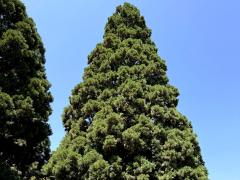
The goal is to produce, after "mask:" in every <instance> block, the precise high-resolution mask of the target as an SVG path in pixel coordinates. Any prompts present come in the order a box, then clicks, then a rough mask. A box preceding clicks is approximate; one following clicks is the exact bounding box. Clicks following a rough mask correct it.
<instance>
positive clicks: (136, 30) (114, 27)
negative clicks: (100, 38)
mask: <svg viewBox="0 0 240 180" xmlns="http://www.w3.org/2000/svg"><path fill="white" fill-rule="evenodd" d="M109 34H114V35H115V36H117V37H118V38H120V39H121V40H123V39H127V38H133V39H141V40H143V41H147V40H149V38H150V36H151V30H150V29H148V28H147V26H146V23H145V20H144V17H143V16H141V15H140V11H139V10H138V9H137V8H136V7H135V6H133V5H131V4H129V3H124V5H122V6H118V7H117V8H116V12H115V13H114V14H113V15H112V16H111V17H109V18H108V23H107V24H106V26H105V37H106V36H108V35H109Z"/></svg>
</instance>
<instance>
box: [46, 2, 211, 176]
mask: <svg viewBox="0 0 240 180" xmlns="http://www.w3.org/2000/svg"><path fill="white" fill-rule="evenodd" d="M150 36H151V31H150V29H148V28H147V26H146V24H145V21H144V18H143V17H142V16H141V15H140V12H139V10H138V9H137V8H136V7H134V6H132V5H130V4H128V3H125V4H124V5H123V6H118V7H117V9H116V12H115V13H114V14H113V16H111V17H110V18H109V19H108V23H107V25H106V27H105V34H104V40H103V42H102V43H100V44H97V46H96V48H95V49H94V50H93V51H92V53H91V54H90V55H89V57H88V64H89V66H88V67H87V68H86V69H85V72H84V78H83V82H81V83H80V84H78V85H77V86H76V87H75V88H74V90H73V91H72V96H71V98H70V105H69V106H68V107H67V108H66V109H65V112H64V115H63V122H64V126H65V129H66V131H67V134H66V136H65V138H64V140H63V141H62V143H61V145H60V147H59V148H58V149H57V150H56V151H55V152H54V153H53V156H52V157H51V159H50V161H49V162H48V164H47V165H46V166H45V167H44V171H45V173H46V174H48V175H49V176H50V177H54V179H57V180H62V179H69V180H70V179H72V180H80V179H92V180H96V179H101V180H108V179H114V180H115V179H126V180H130V179H131V180H134V179H138V180H147V179H151V180H154V179H160V180H173V179H174V180H187V179H188V180H206V179H208V177H207V170H206V168H205V166H204V162H203V160H202V157H201V154H200V148H199V145H198V142H197V139H196V135H195V134H194V133H193V130H192V126H191V124H190V122H189V121H188V120H187V118H186V117H185V116H183V115H182V114H180V113H179V112H178V111H177V109H176V106H177V103H178V99H177V96H178V95H179V93H178V90H177V89H176V88H175V87H173V86H171V85H170V84H169V83H168V78H167V76H166V70H167V67H166V65H165V62H164V60H162V59H161V58H160V57H159V56H158V54H157V48H156V47H155V44H154V43H153V42H152V41H151V39H150Z"/></svg>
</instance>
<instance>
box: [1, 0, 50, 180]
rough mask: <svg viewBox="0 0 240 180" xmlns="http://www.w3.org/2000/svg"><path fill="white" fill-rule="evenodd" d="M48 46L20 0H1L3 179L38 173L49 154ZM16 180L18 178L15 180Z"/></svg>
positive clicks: (36, 174)
mask: <svg viewBox="0 0 240 180" xmlns="http://www.w3.org/2000/svg"><path fill="white" fill-rule="evenodd" d="M44 51H45V50H44V47H43V44H42V42H41V38H40V37H39V35H38V33H37V30H36V28H35V24H34V22H33V20H32V19H31V18H29V17H28V16H27V14H26V11H25V7H24V5H23V4H22V3H21V2H20V1H19V0H0V179H8V180H10V179H12V178H11V177H10V176H7V177H6V174H9V172H11V171H12V172H13V171H14V172H13V173H14V174H15V172H17V173H18V174H19V175H20V177H21V179H30V177H34V176H36V177H37V176H38V175H39V173H40V169H41V166H42V165H43V164H44V163H45V162H46V160H48V158H49V138H48V136H49V135H50V134H51V130H50V127H49V124H48V122H47V121H48V116H49V115H50V114H51V108H50V102H51V101H52V96H51V94H50V93H49V87H50V84H49V82H48V81H47V79H46V74H45V68H44V63H45V58H44ZM13 179H14V178H13Z"/></svg>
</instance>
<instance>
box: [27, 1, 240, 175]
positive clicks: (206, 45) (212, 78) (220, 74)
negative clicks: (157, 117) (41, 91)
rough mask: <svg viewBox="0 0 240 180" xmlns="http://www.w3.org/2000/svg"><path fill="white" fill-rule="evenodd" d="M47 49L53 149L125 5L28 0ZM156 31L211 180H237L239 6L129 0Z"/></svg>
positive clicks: (239, 145) (239, 150) (155, 37)
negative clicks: (66, 111) (95, 54)
mask: <svg viewBox="0 0 240 180" xmlns="http://www.w3.org/2000/svg"><path fill="white" fill-rule="evenodd" d="M23 2H24V3H25V5H26V6H27V11H28V14H29V15H30V16H31V17H32V18H33V19H34V20H35V22H36V24H37V28H38V32H39V34H40V35H41V37H42V39H43V42H44V44H45V48H46V50H47V51H46V58H47V63H46V69H47V75H48V79H49V81H50V82H51V84H52V88H51V92H52V94H53V96H54V98H55V101H54V103H53V104H52V108H53V114H52V116H51V117H50V123H51V127H52V130H53V135H52V136H51V142H52V146H51V148H52V149H53V150H54V149H56V147H57V146H58V144H59V142H60V141H61V139H62V138H63V136H64V130H63V127H62V122H61V114H62V112H63V108H64V107H65V106H66V105H67V104H68V97H69V96H70V94H71V90H72V89H73V87H74V86H75V85H76V84H77V83H79V82H80V81H82V75H83V71H84V67H86V65H87V55H88V54H89V53H90V52H91V51H92V50H93V48H94V47H95V45H96V44H97V43H98V42H100V41H102V36H103V29H104V26H105V24H106V22H107V18H108V17H109V16H111V15H112V13H113V12H114V11H115V7H116V6H117V5H120V4H122V3H123V2H124V1H122V0H70V1H66V0H38V1H36V0H23ZM129 2H130V3H132V4H134V5H136V6H137V7H138V8H139V9H140V11H141V13H142V15H143V16H144V17H145V20H146V22H147V25H148V26H149V27H150V28H151V29H152V32H153V34H152V39H153V41H154V42H155V43H156V45H157V47H158V49H159V55H160V56H161V57H162V58H164V59H166V62H167V66H168V69H169V70H168V77H169V78H170V83H171V84H173V85H175V86H176V87H177V88H178V89H179V91H180V93H181V95H180V97H179V99H180V102H179V106H178V109H179V111H180V112H182V113H183V114H185V115H186V116H187V117H188V118H189V120H190V121H191V122H192V124H193V127H194V131H195V132H196V133H197V135H198V138H199V142H200V146H201V149H202V155H203V158H204V160H205V162H206V166H207V168H208V170H209V174H210V179H211V180H240V172H239V170H240V105H239V103H240V80H239V78H240V70H239V69H240V1H239V0H228V1H226V0H211V1H210V0H200V1H193V0H181V1H179V0H145V1H144V0H130V1H129Z"/></svg>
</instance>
